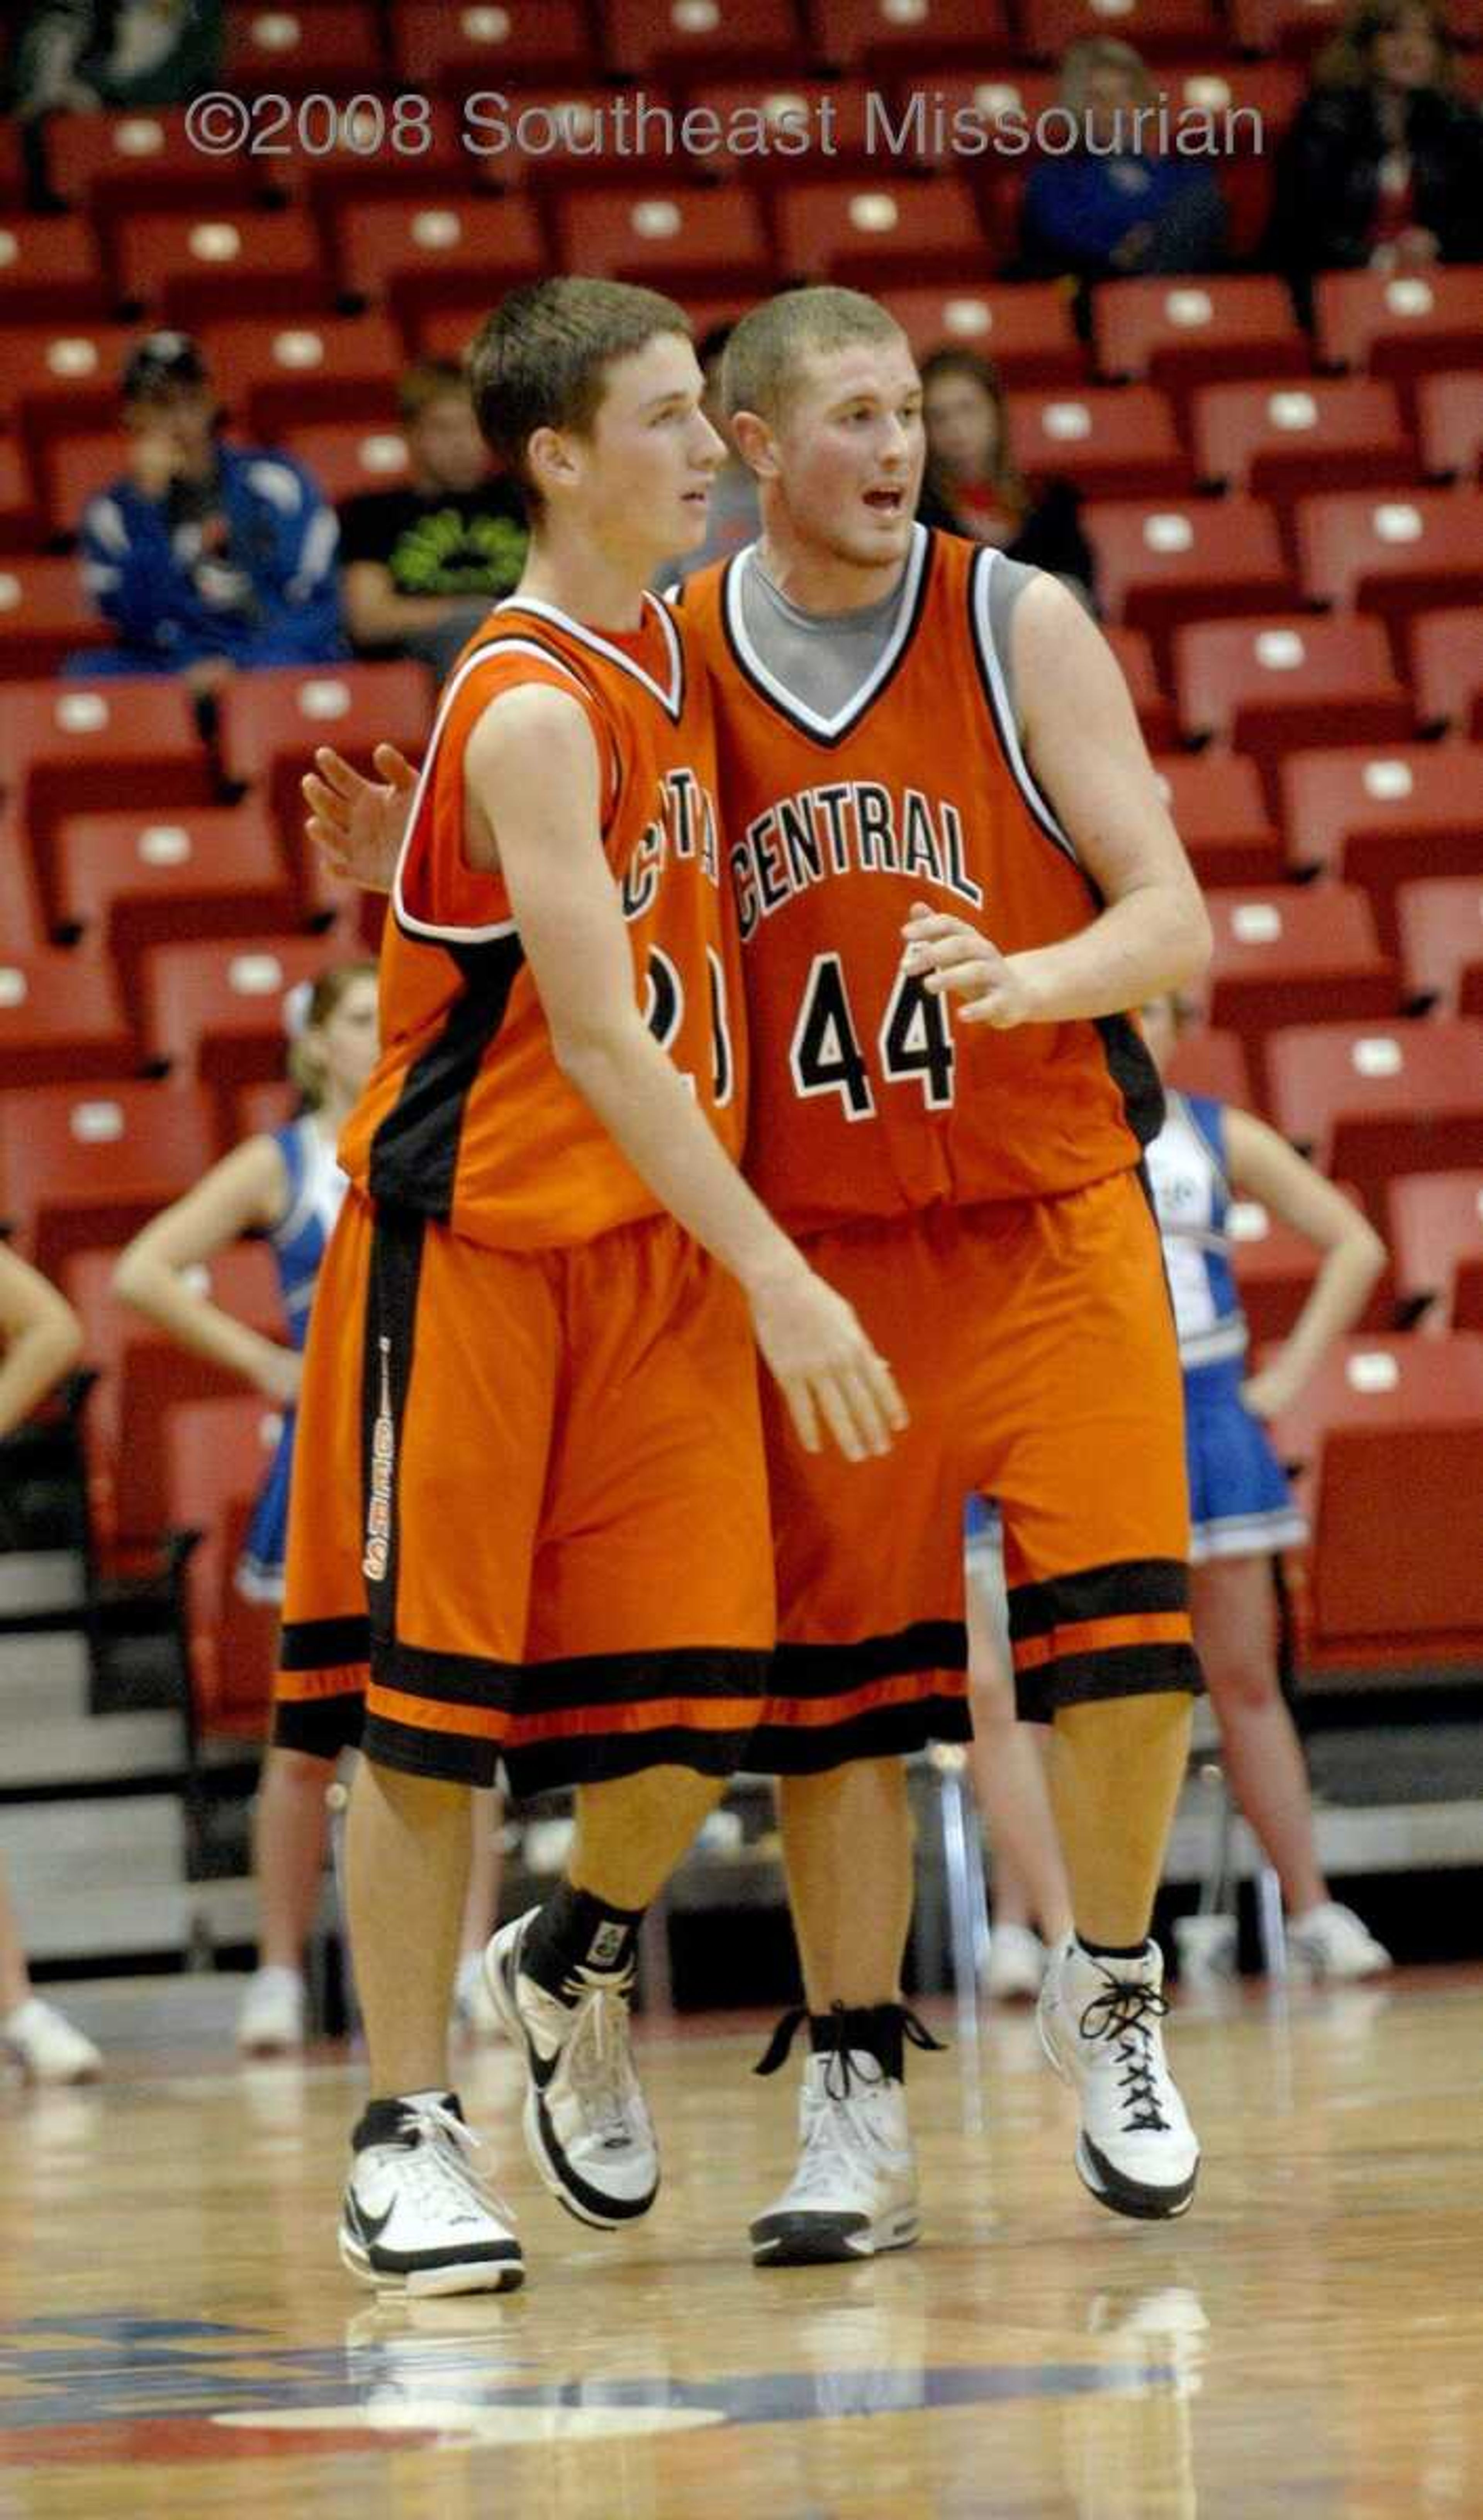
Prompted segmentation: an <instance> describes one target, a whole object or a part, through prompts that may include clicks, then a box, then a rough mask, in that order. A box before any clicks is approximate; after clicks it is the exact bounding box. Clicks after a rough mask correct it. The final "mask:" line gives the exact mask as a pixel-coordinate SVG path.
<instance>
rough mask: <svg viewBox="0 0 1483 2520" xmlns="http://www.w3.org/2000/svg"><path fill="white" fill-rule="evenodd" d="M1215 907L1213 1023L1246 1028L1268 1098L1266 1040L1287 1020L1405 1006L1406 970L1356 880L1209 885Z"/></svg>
mask: <svg viewBox="0 0 1483 2520" xmlns="http://www.w3.org/2000/svg"><path fill="white" fill-rule="evenodd" d="M1205 907H1206V909H1207V910H1208V912H1209V914H1210V924H1211V927H1212V928H1213V930H1214V936H1215V946H1214V953H1213V955H1212V958H1211V964H1210V975H1209V984H1208V985H1209V992H1210V1000H1209V1003H1210V1020H1211V1022H1212V1023H1214V1024H1223V1025H1225V1026H1227V1027H1228V1028H1229V1029H1230V1030H1231V1031H1232V1032H1236V1033H1239V1034H1240V1036H1241V1039H1242V1040H1243V1041H1244V1043H1245V1045H1246V1055H1247V1057H1248V1058H1249V1059H1250V1061H1251V1067H1252V1073H1253V1075H1254V1076H1255V1078H1256V1080H1257V1088H1258V1091H1259V1092H1260V1093H1261V1094H1262V1096H1263V1098H1264V1100H1265V1099H1266V1095H1267V1084H1268V1079H1267V1074H1266V1065H1265V1058H1264V1043H1265V1040H1266V1037H1267V1035H1268V1034H1269V1033H1270V1032H1272V1031H1273V1030H1274V1029H1275V1027H1276V1026H1277V1025H1279V1024H1284V1023H1285V1024H1290V1023H1295V1022H1296V1023H1300V1022H1303V1021H1305V1020H1307V1021H1311V1022H1319V1021H1335V1022H1337V1021H1343V1020H1346V1019H1350V1018H1353V1019H1355V1020H1358V1019H1359V1018H1360V1017H1361V1016H1366V1017H1368V1016H1371V1015H1374V1016H1378V1017H1380V1018H1384V1017H1387V1016H1391V1015H1394V1014H1395V1013H1396V1012H1397V1011H1398V1008H1399V1003H1400V977H1399V973H1398V971H1397V969H1396V966H1395V964H1394V962H1393V961H1392V960H1391V959H1390V957H1389V956H1388V955H1385V954H1382V953H1381V952H1380V949H1379V946H1378V945H1377V943H1376V941H1375V932H1374V918H1373V915H1372V913H1371V908H1370V904H1369V902H1368V901H1367V900H1366V898H1365V895H1364V894H1363V892H1360V891H1359V890H1358V889H1357V888H1356V887H1355V886H1353V885H1350V884H1342V883H1324V884H1277V885H1274V886H1272V887H1271V888H1270V889H1269V890H1267V891H1265V892H1258V891H1256V890H1254V889H1251V890H1240V891H1236V892H1207V893H1206V895H1205Z"/></svg>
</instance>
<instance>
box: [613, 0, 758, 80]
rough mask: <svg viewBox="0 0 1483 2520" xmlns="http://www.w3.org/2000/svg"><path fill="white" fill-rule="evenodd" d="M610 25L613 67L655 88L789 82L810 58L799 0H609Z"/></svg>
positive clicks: (626, 75)
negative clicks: (703, 2)
mask: <svg viewBox="0 0 1483 2520" xmlns="http://www.w3.org/2000/svg"><path fill="white" fill-rule="evenodd" d="M602 22H603V36H604V50H605V52H606V54H607V67H608V68H609V69H613V70H619V71H621V72H622V73H623V74H624V76H625V77H628V78H636V79H640V80H645V81H648V82H649V83H650V84H651V85H654V84H663V83H664V82H666V81H667V82H670V83H675V82H683V81H685V80H699V79H706V78H734V77H735V78H744V77H746V76H748V75H749V74H750V73H751V72H753V71H761V72H762V73H763V74H764V75H766V76H769V77H771V76H773V75H774V74H776V73H782V74H783V75H784V76H786V75H787V74H788V73H789V72H790V71H793V70H796V69H800V68H801V67H803V63H804V58H805V55H804V46H803V42H802V36H801V29H800V27H799V24H798V19H797V16H796V13H795V11H794V9H793V7H792V0H722V5H721V6H719V7H715V8H702V9H697V8H695V7H693V6H689V5H687V0H606V6H605V7H604V9H603V12H602Z"/></svg>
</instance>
